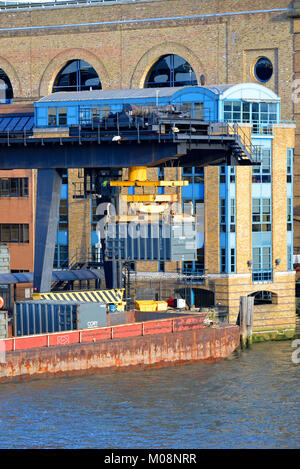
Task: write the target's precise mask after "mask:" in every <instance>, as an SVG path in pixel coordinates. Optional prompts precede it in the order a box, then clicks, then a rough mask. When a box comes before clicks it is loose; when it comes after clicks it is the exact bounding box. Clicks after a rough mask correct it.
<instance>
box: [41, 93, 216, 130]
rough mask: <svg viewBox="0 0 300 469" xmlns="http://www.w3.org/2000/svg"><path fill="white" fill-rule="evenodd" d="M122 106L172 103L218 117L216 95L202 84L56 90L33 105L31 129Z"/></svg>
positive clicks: (87, 118) (79, 120)
mask: <svg viewBox="0 0 300 469" xmlns="http://www.w3.org/2000/svg"><path fill="white" fill-rule="evenodd" d="M124 105H125V107H126V105H131V106H145V107H147V106H148V107H149V108H151V107H157V106H159V107H163V106H165V107H167V106H169V105H172V106H174V107H176V108H178V109H180V110H182V111H183V112H186V113H187V114H189V115H191V117H193V118H197V119H200V120H205V121H209V122H213V121H216V120H217V118H218V95H217V94H216V92H215V91H214V90H210V89H209V88H206V87H199V86H187V87H179V88H141V89H125V90H91V91H80V92H58V93H53V94H50V95H48V96H45V97H43V98H42V99H40V100H39V101H38V102H36V103H35V104H34V108H35V129H36V130H42V129H49V130H50V129H52V131H55V129H63V128H66V129H67V128H69V127H71V126H78V125H86V124H89V123H91V122H92V120H97V119H101V118H103V117H107V116H109V114H110V113H117V112H122V110H123V108H124Z"/></svg>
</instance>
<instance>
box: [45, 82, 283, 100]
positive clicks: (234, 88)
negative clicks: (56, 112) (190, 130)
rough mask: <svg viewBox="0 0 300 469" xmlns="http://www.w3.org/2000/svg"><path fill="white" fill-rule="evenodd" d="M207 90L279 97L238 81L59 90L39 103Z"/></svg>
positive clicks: (248, 96)
mask: <svg viewBox="0 0 300 469" xmlns="http://www.w3.org/2000/svg"><path fill="white" fill-rule="evenodd" d="M203 90H207V91H210V92H211V93H213V94H215V95H216V96H220V97H221V98H226V97H229V96H230V95H231V94H232V95H236V96H240V97H241V99H243V98H245V99H252V98H253V99H254V100H255V99H261V100H264V99H266V100H270V99H273V100H277V101H279V100H280V99H279V97H278V96H277V95H276V94H275V93H274V92H273V91H272V90H270V89H269V88H267V87H266V86H263V85H260V84H258V83H238V84H223V85H210V86H179V87H172V88H167V87H166V88H165V87H162V88H129V89H117V90H111V89H108V90H88V91H59V92H57V93H52V94H49V95H48V96H44V97H43V98H41V99H40V100H39V101H38V103H51V102H53V103H55V102H66V101H95V100H108V101H109V100H113V99H116V100H122V99H124V100H126V99H148V98H150V99H151V98H152V99H155V98H156V97H159V98H172V97H173V96H175V94H178V95H180V94H183V93H182V92H197V91H200V92H201V91H203Z"/></svg>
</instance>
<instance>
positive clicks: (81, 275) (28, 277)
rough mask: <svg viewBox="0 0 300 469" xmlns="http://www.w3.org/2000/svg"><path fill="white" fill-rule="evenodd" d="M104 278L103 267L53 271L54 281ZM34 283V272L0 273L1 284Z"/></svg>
mask: <svg viewBox="0 0 300 469" xmlns="http://www.w3.org/2000/svg"><path fill="white" fill-rule="evenodd" d="M99 278H104V274H103V269H90V270H57V271H53V272H52V282H59V281H68V280H69V281H72V280H93V279H99ZM15 283H33V272H23V273H19V274H0V285H8V284H15Z"/></svg>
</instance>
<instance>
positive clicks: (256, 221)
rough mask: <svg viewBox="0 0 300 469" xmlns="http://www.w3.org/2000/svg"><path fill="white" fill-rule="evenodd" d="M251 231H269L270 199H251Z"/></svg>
mask: <svg viewBox="0 0 300 469" xmlns="http://www.w3.org/2000/svg"><path fill="white" fill-rule="evenodd" d="M252 231H271V199H265V198H264V199H253V200H252Z"/></svg>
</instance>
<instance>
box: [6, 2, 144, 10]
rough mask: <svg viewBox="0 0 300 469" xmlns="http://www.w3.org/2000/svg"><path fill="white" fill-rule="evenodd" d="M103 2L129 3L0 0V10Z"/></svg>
mask: <svg viewBox="0 0 300 469" xmlns="http://www.w3.org/2000/svg"><path fill="white" fill-rule="evenodd" d="M141 1H144V0H130V2H131V3H138V2H141ZM97 3H98V4H101V3H102V4H103V3H115V4H120V3H129V1H128V0H52V1H51V0H49V1H47V0H46V1H45V2H43V1H41V2H30V0H29V1H27V2H22V3H21V2H14V1H3V2H0V11H1V10H4V11H5V10H27V9H31V10H33V9H39V8H53V7H60V8H63V7H69V6H71V7H72V6H77V5H78V6H90V5H95V4H97Z"/></svg>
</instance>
